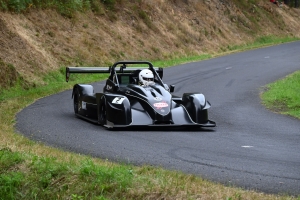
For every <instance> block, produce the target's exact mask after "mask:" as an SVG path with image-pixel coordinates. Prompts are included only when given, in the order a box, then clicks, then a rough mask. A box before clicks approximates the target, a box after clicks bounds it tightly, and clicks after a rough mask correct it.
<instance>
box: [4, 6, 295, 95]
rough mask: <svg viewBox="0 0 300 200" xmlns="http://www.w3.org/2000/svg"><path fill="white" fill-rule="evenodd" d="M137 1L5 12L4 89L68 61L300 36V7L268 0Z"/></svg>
mask: <svg viewBox="0 0 300 200" xmlns="http://www.w3.org/2000/svg"><path fill="white" fill-rule="evenodd" d="M137 2H138V3H130V2H129V1H125V0H123V1H118V3H116V4H114V7H113V8H107V7H105V5H102V4H100V10H97V12H95V11H91V10H86V11H85V12H76V13H74V14H72V15H69V16H66V15H62V14H61V13H59V12H58V11H56V10H55V9H37V8H28V9H26V11H24V12H21V13H11V12H4V11H2V12H0V30H1V35H0V44H1V45H0V79H1V82H0V90H1V89H3V88H9V87H10V86H13V85H15V84H16V83H17V82H19V83H21V84H22V85H23V87H24V88H27V87H29V86H34V85H39V84H44V82H43V80H42V76H41V75H43V74H46V73H47V72H50V71H52V70H58V69H59V68H60V67H62V66H67V65H77V66H78V65H81V66H82V65H84V66H108V65H109V64H111V63H113V62H114V61H116V60H135V59H146V60H159V59H170V58H175V57H182V56H190V55H199V54H206V53H211V54H213V53H216V52H218V53H219V52H223V51H228V49H230V48H231V47H232V46H234V45H242V44H246V43H249V42H252V41H254V40H255V39H257V38H263V36H270V35H271V36H276V37H286V36H290V37H300V32H299V30H300V9H295V8H289V7H288V6H283V7H278V6H276V5H274V4H271V3H270V2H269V1H267V0H251V1H250V0H249V1H238V0H221V1H220V0H201V1H192V0H184V1H179V0H172V1H164V0H157V1H143V0H142V1H137Z"/></svg>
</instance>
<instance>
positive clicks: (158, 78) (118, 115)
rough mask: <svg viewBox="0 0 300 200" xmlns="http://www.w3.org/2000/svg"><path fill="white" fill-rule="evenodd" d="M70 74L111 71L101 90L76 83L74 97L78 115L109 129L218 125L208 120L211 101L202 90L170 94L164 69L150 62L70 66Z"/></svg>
mask: <svg viewBox="0 0 300 200" xmlns="http://www.w3.org/2000/svg"><path fill="white" fill-rule="evenodd" d="M71 73H108V74H109V77H108V79H107V80H106V84H105V86H104V88H103V92H102V93H95V92H94V88H93V86H92V85H87V84H76V85H74V87H73V92H72V97H73V104H74V112H75V115H76V116H78V117H80V118H83V119H85V120H88V121H91V122H93V123H97V124H100V125H103V126H105V127H107V128H117V127H131V126H147V127H148V126H156V127H157V126H168V127H173V126H179V127H215V126H216V123H215V122H213V121H211V120H209V119H208V112H207V109H208V108H210V103H209V102H208V101H207V100H206V98H205V97H204V95H203V94H201V93H184V94H183V95H182V97H177V96H174V95H172V94H171V93H172V92H173V91H174V87H175V86H174V85H170V86H168V85H167V84H164V83H163V81H162V77H163V68H156V67H153V65H152V63H150V62H148V61H120V62H116V63H114V64H113V65H112V66H111V67H108V68H104V67H67V68H66V80H67V81H68V80H69V77H70V74H71Z"/></svg>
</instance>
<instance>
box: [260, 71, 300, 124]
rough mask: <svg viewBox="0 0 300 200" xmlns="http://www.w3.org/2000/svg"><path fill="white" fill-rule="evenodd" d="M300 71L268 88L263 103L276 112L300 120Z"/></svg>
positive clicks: (263, 95) (263, 96)
mask: <svg viewBox="0 0 300 200" xmlns="http://www.w3.org/2000/svg"><path fill="white" fill-rule="evenodd" d="M299 88H300V71H297V72H295V73H294V74H292V75H289V76H287V77H286V78H284V79H281V80H279V81H277V82H274V83H271V84H269V85H268V86H267V91H265V92H264V93H263V94H262V100H263V103H264V104H265V105H266V106H267V107H268V108H270V109H271V110H274V111H276V112H280V113H283V114H288V115H291V116H295V117H297V118H299V119H300V95H299V92H300V90H299Z"/></svg>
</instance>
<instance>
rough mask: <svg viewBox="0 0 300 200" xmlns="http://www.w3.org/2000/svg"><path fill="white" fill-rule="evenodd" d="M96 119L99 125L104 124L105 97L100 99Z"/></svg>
mask: <svg viewBox="0 0 300 200" xmlns="http://www.w3.org/2000/svg"><path fill="white" fill-rule="evenodd" d="M98 121H99V123H100V124H101V125H105V124H106V102H105V99H102V101H101V105H100V108H99V114H98Z"/></svg>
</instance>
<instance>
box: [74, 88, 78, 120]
mask: <svg viewBox="0 0 300 200" xmlns="http://www.w3.org/2000/svg"><path fill="white" fill-rule="evenodd" d="M73 105H74V113H75V114H78V112H79V92H78V90H77V89H75V90H74V97H73Z"/></svg>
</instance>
